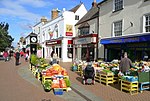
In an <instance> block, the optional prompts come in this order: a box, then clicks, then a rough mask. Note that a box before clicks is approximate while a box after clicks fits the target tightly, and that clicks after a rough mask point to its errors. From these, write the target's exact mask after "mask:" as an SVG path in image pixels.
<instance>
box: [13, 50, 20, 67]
mask: <svg viewBox="0 0 150 101" xmlns="http://www.w3.org/2000/svg"><path fill="white" fill-rule="evenodd" d="M14 55H15V59H16V63H15V64H16V66H17V65H19V59H20V53H19V51H18V50H17V51H16V53H15V54H14Z"/></svg>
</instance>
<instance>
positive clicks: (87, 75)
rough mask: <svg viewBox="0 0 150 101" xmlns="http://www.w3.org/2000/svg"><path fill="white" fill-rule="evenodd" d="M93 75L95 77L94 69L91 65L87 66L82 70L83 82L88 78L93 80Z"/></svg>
mask: <svg viewBox="0 0 150 101" xmlns="http://www.w3.org/2000/svg"><path fill="white" fill-rule="evenodd" d="M94 75H95V72H94V68H93V66H92V65H90V64H89V65H87V66H86V68H85V70H84V78H85V80H86V79H88V78H91V79H92V80H94Z"/></svg>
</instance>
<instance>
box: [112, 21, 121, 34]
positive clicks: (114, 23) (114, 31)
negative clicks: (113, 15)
mask: <svg viewBox="0 0 150 101" xmlns="http://www.w3.org/2000/svg"><path fill="white" fill-rule="evenodd" d="M118 22H121V23H122V24H121V25H122V26H121V32H122V34H120V35H115V23H118ZM122 35H123V20H118V21H114V22H113V35H112V37H118V36H122Z"/></svg>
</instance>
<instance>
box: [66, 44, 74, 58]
mask: <svg viewBox="0 0 150 101" xmlns="http://www.w3.org/2000/svg"><path fill="white" fill-rule="evenodd" d="M67 50H68V53H67V54H68V58H72V55H73V47H72V45H68V49H67Z"/></svg>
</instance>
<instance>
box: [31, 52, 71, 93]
mask: <svg viewBox="0 0 150 101" xmlns="http://www.w3.org/2000/svg"><path fill="white" fill-rule="evenodd" d="M30 63H31V67H32V69H31V70H32V73H33V74H34V75H35V77H36V78H39V80H41V82H42V84H43V88H44V90H45V91H46V92H49V91H51V90H54V89H55V91H57V90H56V89H63V90H66V91H68V90H70V86H71V83H70V80H69V76H68V73H67V70H66V69H65V68H63V67H61V66H60V65H59V64H53V65H49V64H47V63H46V62H45V59H43V58H38V57H37V56H36V55H31V61H30Z"/></svg>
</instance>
